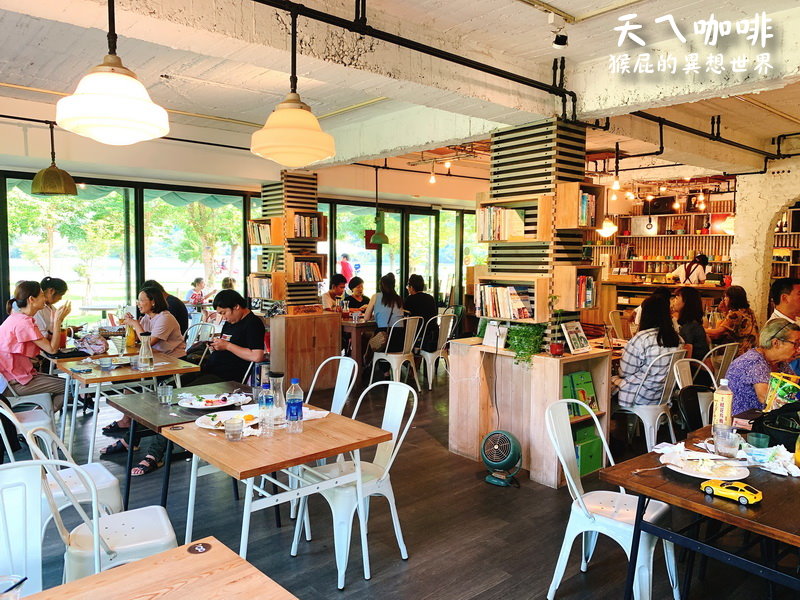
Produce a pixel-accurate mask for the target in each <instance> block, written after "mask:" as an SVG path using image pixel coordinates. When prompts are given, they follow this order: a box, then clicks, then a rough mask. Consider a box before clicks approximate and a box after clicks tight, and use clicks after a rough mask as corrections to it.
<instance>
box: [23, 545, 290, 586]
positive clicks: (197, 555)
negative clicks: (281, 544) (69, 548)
mask: <svg viewBox="0 0 800 600" xmlns="http://www.w3.org/2000/svg"><path fill="white" fill-rule="evenodd" d="M199 544H202V545H203V546H202V548H204V551H203V552H197V551H196V550H195V551H190V550H193V549H196V548H197V546H198V545H199ZM28 598H31V599H35V600H63V599H64V598H81V600H153V598H158V599H159V600H179V599H180V600H185V599H186V598H191V599H192V600H255V599H258V600H297V597H296V596H294V595H292V594H290V593H289V592H287V591H286V590H285V589H284V588H282V587H281V586H279V585H278V584H277V583H275V582H274V581H273V580H272V579H270V578H269V577H267V576H266V575H264V574H263V573H262V572H261V571H259V570H258V569H256V568H255V567H254V566H253V565H251V564H250V563H249V562H247V561H246V560H244V559H243V558H242V557H240V556H239V555H238V554H236V553H235V552H233V550H231V549H230V548H228V547H227V546H225V545H224V544H222V542H220V541H219V540H218V539H217V538H215V537H207V538H203V539H202V540H197V541H196V542H192V543H191V544H187V545H185V546H179V547H178V548H174V549H172V550H167V551H166V552H161V553H159V554H155V555H153V556H149V557H147V558H144V559H142V560H137V561H135V562H132V563H128V564H125V565H122V566H120V567H116V568H115V569H109V570H108V571H103V572H102V573H98V574H97V575H90V576H89V577H83V578H81V579H77V580H75V581H72V582H70V583H67V584H64V585H59V586H56V587H54V588H51V589H49V590H45V591H43V592H39V593H38V594H34V595H32V596H28Z"/></svg>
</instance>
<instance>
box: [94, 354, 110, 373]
mask: <svg viewBox="0 0 800 600" xmlns="http://www.w3.org/2000/svg"><path fill="white" fill-rule="evenodd" d="M97 362H98V364H99V365H100V370H101V371H110V370H111V369H113V368H114V362H113V361H112V360H111V357H110V356H104V357H103V358H98V359H97Z"/></svg>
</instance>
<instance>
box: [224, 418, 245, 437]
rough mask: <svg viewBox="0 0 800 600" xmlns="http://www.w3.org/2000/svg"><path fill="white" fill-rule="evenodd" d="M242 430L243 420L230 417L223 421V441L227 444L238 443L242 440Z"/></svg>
mask: <svg viewBox="0 0 800 600" xmlns="http://www.w3.org/2000/svg"><path fill="white" fill-rule="evenodd" d="M243 430H244V419H240V418H239V417H232V418H230V419H228V420H227V421H225V439H226V440H228V441H229V442H239V441H241V440H242V431H243Z"/></svg>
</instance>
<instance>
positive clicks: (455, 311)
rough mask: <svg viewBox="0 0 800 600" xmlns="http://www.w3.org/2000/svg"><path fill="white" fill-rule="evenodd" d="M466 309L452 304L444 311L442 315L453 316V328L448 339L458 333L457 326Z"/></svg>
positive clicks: (461, 305) (460, 305)
mask: <svg viewBox="0 0 800 600" xmlns="http://www.w3.org/2000/svg"><path fill="white" fill-rule="evenodd" d="M466 310H467V309H466V307H465V306H464V305H463V304H454V305H452V306H448V307H447V308H446V309H444V312H443V313H442V315H453V316H454V317H455V319H454V320H453V326H452V328H451V330H450V337H451V338H452V337H454V336H455V335H456V333H458V326H459V324H460V323H461V319H462V318H463V317H464V313H465V312H466Z"/></svg>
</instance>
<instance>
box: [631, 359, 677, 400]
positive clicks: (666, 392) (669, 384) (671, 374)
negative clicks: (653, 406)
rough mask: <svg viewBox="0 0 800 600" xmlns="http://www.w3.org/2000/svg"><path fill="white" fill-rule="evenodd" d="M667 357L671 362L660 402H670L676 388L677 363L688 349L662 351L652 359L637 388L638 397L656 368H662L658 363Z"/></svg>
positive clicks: (665, 376)
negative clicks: (675, 369)
mask: <svg viewBox="0 0 800 600" xmlns="http://www.w3.org/2000/svg"><path fill="white" fill-rule="evenodd" d="M665 357H669V364H668V365H667V372H666V373H665V375H664V388H663V389H662V391H661V399H660V401H659V404H666V403H667V402H669V399H670V398H671V397H672V391H673V390H674V389H675V371H674V368H675V363H676V362H677V361H679V360H680V359H682V358H685V357H686V350H670V351H669V352H662V353H661V354H659V355H658V356H656V357H655V358H654V359H653V360H651V361H650V364H648V365H647V370H645V372H644V377H642V381H641V383H640V384H639V387H638V388H636V398H638V397H639V392H641V390H642V386H643V385H644V384H645V382H646V381H648V380H649V379H650V378H651V377H652V376H653V372H654V371H655V370H656V369H658V368H660V365H659V364H658V363H660V362H663V360H664V358H665Z"/></svg>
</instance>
